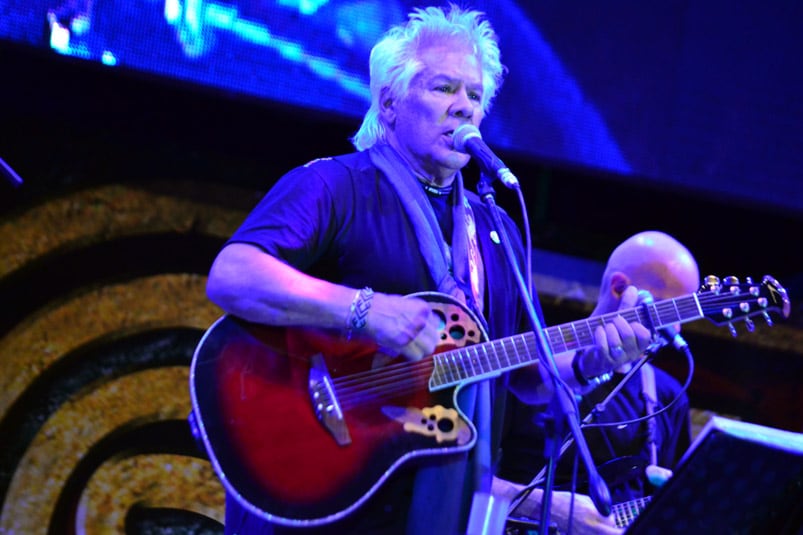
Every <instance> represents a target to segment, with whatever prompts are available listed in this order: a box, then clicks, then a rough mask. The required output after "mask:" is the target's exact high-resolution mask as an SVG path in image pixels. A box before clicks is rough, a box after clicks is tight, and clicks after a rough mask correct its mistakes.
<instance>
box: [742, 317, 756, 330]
mask: <svg viewBox="0 0 803 535" xmlns="http://www.w3.org/2000/svg"><path fill="white" fill-rule="evenodd" d="M744 324H745V325H747V330H748V331H749V332H753V331H755V330H756V324H755V323H753V320H751V319H750V318H745V320H744Z"/></svg>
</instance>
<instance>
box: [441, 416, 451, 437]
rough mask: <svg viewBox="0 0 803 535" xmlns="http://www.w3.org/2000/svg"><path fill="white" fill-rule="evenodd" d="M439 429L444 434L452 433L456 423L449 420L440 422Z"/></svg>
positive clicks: (444, 419) (442, 419)
mask: <svg viewBox="0 0 803 535" xmlns="http://www.w3.org/2000/svg"><path fill="white" fill-rule="evenodd" d="M438 429H439V430H440V431H441V432H442V433H450V432H451V431H452V430H453V429H454V422H453V421H451V420H450V419H448V418H441V419H440V420H438Z"/></svg>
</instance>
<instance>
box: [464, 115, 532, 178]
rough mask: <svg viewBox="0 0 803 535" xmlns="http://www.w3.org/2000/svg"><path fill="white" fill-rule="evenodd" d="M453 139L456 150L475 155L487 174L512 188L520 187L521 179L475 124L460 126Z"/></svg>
mask: <svg viewBox="0 0 803 535" xmlns="http://www.w3.org/2000/svg"><path fill="white" fill-rule="evenodd" d="M452 141H453V142H454V148H455V150H456V151H458V152H462V153H463V154H468V155H470V156H473V157H474V158H475V159H476V160H477V163H479V164H480V168H482V171H483V172H484V173H485V174H487V175H488V176H491V177H494V178H498V179H499V180H501V181H502V184H504V185H505V186H507V187H508V188H510V189H518V188H519V179H518V178H516V175H514V174H513V173H512V172H511V171H510V169H508V168H507V166H506V165H505V164H504V163H503V162H502V160H500V159H499V158H498V157H497V156H496V154H494V153H493V151H492V150H491V149H490V148H489V147H488V145H486V144H485V142H484V141H483V140H482V134H480V131H479V129H478V128H477V127H476V126H474V125H473V124H464V125H460V126H458V127H457V129H456V130H455V131H454V133H453V134H452Z"/></svg>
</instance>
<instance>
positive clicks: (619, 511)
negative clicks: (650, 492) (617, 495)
mask: <svg viewBox="0 0 803 535" xmlns="http://www.w3.org/2000/svg"><path fill="white" fill-rule="evenodd" d="M650 498H651V496H645V497H643V498H636V499H635V500H631V501H629V502H624V503H617V504H614V505H613V506H612V507H611V512H612V513H613V514H614V518H615V520H616V527H617V528H626V527H628V526H629V525H630V524H632V523H633V521H634V520H635V519H636V517H637V516H638V515H639V513H641V512H642V511H643V510H644V508H645V507H647V504H648V503H650Z"/></svg>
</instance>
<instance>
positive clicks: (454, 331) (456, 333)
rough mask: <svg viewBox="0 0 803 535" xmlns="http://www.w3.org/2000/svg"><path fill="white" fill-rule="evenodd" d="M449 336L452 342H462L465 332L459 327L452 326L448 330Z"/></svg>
mask: <svg viewBox="0 0 803 535" xmlns="http://www.w3.org/2000/svg"><path fill="white" fill-rule="evenodd" d="M449 336H450V337H451V338H452V340H462V339H463V338H465V337H466V331H465V329H463V327H462V326H460V325H452V327H451V328H450V329H449Z"/></svg>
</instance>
